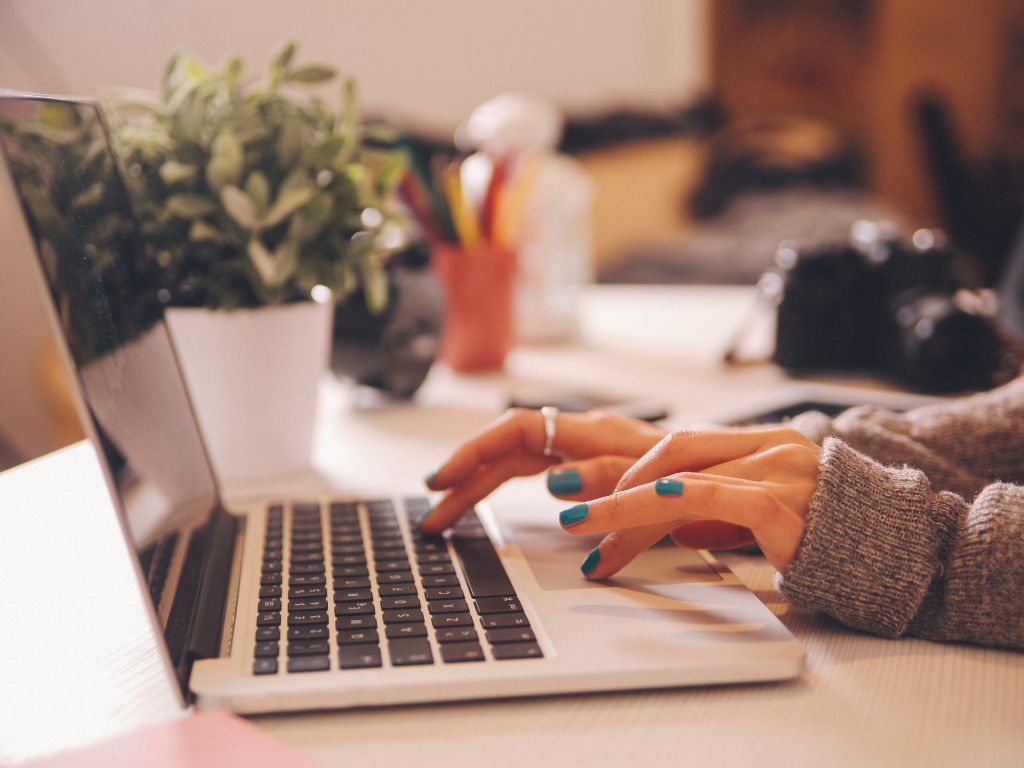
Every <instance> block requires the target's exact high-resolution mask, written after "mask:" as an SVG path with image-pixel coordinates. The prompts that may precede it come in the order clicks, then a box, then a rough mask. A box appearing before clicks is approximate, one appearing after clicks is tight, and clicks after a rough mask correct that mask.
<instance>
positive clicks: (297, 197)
mask: <svg viewBox="0 0 1024 768" xmlns="http://www.w3.org/2000/svg"><path fill="white" fill-rule="evenodd" d="M315 194H316V187H313V186H308V187H294V188H292V189H283V188H282V191H281V194H279V195H278V196H277V199H276V200H275V201H274V204H273V205H272V206H270V210H269V211H267V213H266V215H265V216H264V217H263V220H262V221H261V222H260V224H261V225H262V226H263V227H264V228H269V227H276V226H277V225H278V224H280V223H281V222H282V221H284V220H285V219H286V218H288V216H290V215H291V214H292V213H294V212H295V211H297V210H298V209H299V208H301V207H302V206H304V205H305V204H306V203H308V202H309V201H310V200H312V199H313V195H315Z"/></svg>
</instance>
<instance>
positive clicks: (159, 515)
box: [0, 95, 219, 613]
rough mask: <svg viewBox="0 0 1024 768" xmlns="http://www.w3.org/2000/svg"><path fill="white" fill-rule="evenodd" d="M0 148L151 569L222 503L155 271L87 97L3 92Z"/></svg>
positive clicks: (129, 524) (128, 520)
mask: <svg viewBox="0 0 1024 768" xmlns="http://www.w3.org/2000/svg"><path fill="white" fill-rule="evenodd" d="M0 149H2V150H3V154H4V157H5V160H6V165H7V167H8V170H9V172H10V176H11V178H12V181H13V183H14V188H15V191H16V193H17V195H18V198H19V200H20V202H21V205H22V208H23V211H24V214H25V218H26V221H27V223H28V226H29V229H30V231H31V234H32V237H33V239H34V242H35V246H36V256H37V257H38V259H39V261H40V264H41V267H42V272H43V274H44V276H45V279H46V283H47V286H48V288H49V292H50V296H51V298H52V301H53V305H54V308H55V309H56V314H57V317H58V320H59V324H60V326H61V330H62V331H63V336H64V338H65V340H66V342H67V346H68V349H69V351H70V353H71V357H72V359H73V361H74V364H75V368H76V370H77V374H78V378H79V383H80V385H81V386H80V389H81V391H82V393H83V396H84V399H85V402H86V405H87V407H88V410H89V412H90V414H91V416H92V419H93V422H94V425H95V429H96V433H97V434H98V435H99V440H100V442H101V443H102V447H103V453H104V454H105V457H106V460H107V463H108V465H109V469H110V473H111V475H112V477H113V479H114V482H115V484H116V486H117V490H118V492H119V494H120V497H121V502H122V508H123V510H124V513H125V516H126V524H127V527H128V529H129V531H130V534H131V537H132V539H133V540H134V542H135V544H136V546H137V548H138V549H139V551H140V559H141V561H142V563H143V567H144V569H147V568H149V567H151V566H152V565H153V562H152V551H153V548H154V547H155V546H156V542H158V541H160V540H162V539H166V537H167V536H168V535H173V532H174V531H176V530H178V529H181V528H183V527H186V526H193V525H196V524H199V523H202V522H203V521H205V520H206V519H207V518H208V517H209V515H210V514H211V512H212V511H213V510H214V509H215V508H216V507H217V506H218V504H219V499H218V496H217V487H216V484H215V481H214V475H213V472H212V469H211V467H210V463H209V461H208V459H207V456H206V451H205V448H204V445H203V441H202V438H201V437H200V433H199V430H198V426H197V424H196V421H195V417H194V415H193V412H192V409H191V407H190V402H189V398H188V394H187V390H186V388H185V384H184V382H183V380H182V377H181V373H180V370H179V367H178V363H177V360H176V357H175V353H174V348H173V346H172V344H171V339H170V336H169V334H168V330H167V327H166V325H165V323H164V321H163V298H164V297H165V296H166V293H165V292H163V291H162V288H161V284H160V274H159V270H158V268H157V266H156V265H155V264H154V263H153V262H152V261H150V260H149V259H147V258H146V254H145V251H144V249H143V245H142V242H141V240H140V235H139V232H138V229H137V225H136V221H135V218H134V215H133V213H132V211H131V207H130V205H129V201H128V198H127V194H126V191H125V187H124V184H123V183H122V180H121V177H120V175H119V172H118V169H117V164H116V162H115V159H114V155H113V153H112V151H111V148H110V145H109V142H108V138H107V133H106V130H105V126H104V123H103V120H102V116H101V114H100V112H99V109H98V108H97V107H96V106H95V105H94V104H92V103H89V102H71V101H65V100H50V99H46V98H35V97H24V96H10V95H0ZM162 613H163V612H162Z"/></svg>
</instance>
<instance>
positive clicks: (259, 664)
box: [252, 659, 277, 675]
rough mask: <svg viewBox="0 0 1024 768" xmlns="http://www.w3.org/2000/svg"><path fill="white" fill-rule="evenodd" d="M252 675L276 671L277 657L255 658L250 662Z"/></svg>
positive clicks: (274, 672) (269, 673) (271, 673)
mask: <svg viewBox="0 0 1024 768" xmlns="http://www.w3.org/2000/svg"><path fill="white" fill-rule="evenodd" d="M252 673H253V674H254V675H273V674H276V673H277V659H256V661H254V662H253V663H252Z"/></svg>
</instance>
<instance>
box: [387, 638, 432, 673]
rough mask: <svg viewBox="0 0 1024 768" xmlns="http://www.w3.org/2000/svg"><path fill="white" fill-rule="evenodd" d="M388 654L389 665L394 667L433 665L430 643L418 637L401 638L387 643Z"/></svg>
mask: <svg viewBox="0 0 1024 768" xmlns="http://www.w3.org/2000/svg"><path fill="white" fill-rule="evenodd" d="M388 653H389V654H390V656H391V663H392V664H393V665H394V666H396V667H407V666H411V665H414V664H433V663H434V656H433V654H432V653H431V652H430V643H428V642H427V641H426V640H424V639H421V638H418V637H403V638H398V639H395V640H391V641H389V642H388Z"/></svg>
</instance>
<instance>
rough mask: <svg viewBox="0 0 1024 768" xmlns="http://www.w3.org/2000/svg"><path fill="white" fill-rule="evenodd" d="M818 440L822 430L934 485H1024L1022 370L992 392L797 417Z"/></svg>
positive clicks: (968, 489) (961, 490)
mask: <svg viewBox="0 0 1024 768" xmlns="http://www.w3.org/2000/svg"><path fill="white" fill-rule="evenodd" d="M792 424H793V426H794V427H796V428H797V429H799V430H800V431H801V432H803V433H804V434H805V435H807V436H808V437H809V438H810V439H812V440H814V441H815V442H817V443H821V442H822V441H823V440H824V438H825V437H827V436H829V435H833V436H837V437H839V438H841V439H842V440H843V442H845V443H847V444H848V445H850V446H851V447H853V448H855V449H857V450H858V451H860V452H862V453H865V454H867V455H868V456H871V457H872V458H874V459H876V460H878V461H882V462H884V463H887V464H909V465H910V466H913V467H916V468H917V469H920V470H922V471H923V472H925V474H927V475H928V478H929V480H930V481H931V483H932V486H933V487H934V488H935V489H943V490H950V491H953V492H955V493H958V494H960V495H962V496H965V497H967V498H973V497H974V496H975V495H976V494H977V493H978V492H980V491H981V490H982V488H984V487H985V486H986V485H987V484H988V483H990V482H992V481H995V480H1002V481H1006V482H1012V483H1017V484H1024V377H1021V378H1018V379H1016V380H1015V381H1013V382H1011V383H1010V384H1007V385H1005V386H1003V387H999V388H998V389H994V390H992V391H991V392H985V393H982V394H980V395H975V396H974V397H968V398H959V399H956V400H950V401H948V402H944V403H940V404H937V405H929V406H925V407H922V408H915V409H914V410H912V411H908V412H907V413H902V414H898V413H892V412H889V411H886V410H883V409H881V408H874V407H869V406H863V407H858V408H851V409H849V410H848V411H845V412H843V413H842V414H840V415H839V416H837V417H836V418H835V419H829V418H827V417H826V416H824V415H823V414H821V413H807V414H802V415H801V416H798V417H796V418H795V419H794V420H793V422H792Z"/></svg>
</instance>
